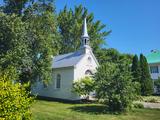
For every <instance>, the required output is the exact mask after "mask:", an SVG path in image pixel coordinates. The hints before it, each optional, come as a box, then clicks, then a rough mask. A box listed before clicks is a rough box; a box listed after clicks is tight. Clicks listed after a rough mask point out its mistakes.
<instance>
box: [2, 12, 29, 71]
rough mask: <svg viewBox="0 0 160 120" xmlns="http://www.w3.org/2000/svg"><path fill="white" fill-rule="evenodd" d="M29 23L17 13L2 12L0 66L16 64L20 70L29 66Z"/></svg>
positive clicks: (3, 67)
mask: <svg viewBox="0 0 160 120" xmlns="http://www.w3.org/2000/svg"><path fill="white" fill-rule="evenodd" d="M26 28H27V25H26V24H25V23H24V22H22V21H21V18H20V17H17V16H16V15H14V14H13V15H6V14H4V13H0V66H1V67H2V69H5V68H7V67H8V66H14V67H15V68H17V70H18V71H19V72H21V70H22V69H23V68H24V67H25V68H27V67H28V66H29V65H30V63H31V59H30V58H29V57H28V54H29V52H30V49H29V46H28V43H27V35H26Z"/></svg>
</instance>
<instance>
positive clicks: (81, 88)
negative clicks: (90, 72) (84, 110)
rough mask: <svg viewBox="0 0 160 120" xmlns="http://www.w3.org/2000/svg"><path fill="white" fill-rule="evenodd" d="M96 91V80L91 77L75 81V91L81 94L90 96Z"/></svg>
mask: <svg viewBox="0 0 160 120" xmlns="http://www.w3.org/2000/svg"><path fill="white" fill-rule="evenodd" d="M93 91H94V81H93V79H92V78H91V77H85V78H82V79H80V80H78V81H76V82H74V83H73V92H76V93H77V94H78V95H79V96H84V97H88V96H89V94H90V93H91V92H93Z"/></svg>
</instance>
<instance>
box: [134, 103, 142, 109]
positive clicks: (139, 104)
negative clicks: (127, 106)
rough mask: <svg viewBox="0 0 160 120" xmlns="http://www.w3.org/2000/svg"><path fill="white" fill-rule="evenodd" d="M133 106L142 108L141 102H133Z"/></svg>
mask: <svg viewBox="0 0 160 120" xmlns="http://www.w3.org/2000/svg"><path fill="white" fill-rule="evenodd" d="M133 106H134V108H144V105H143V104H142V103H134V104H133Z"/></svg>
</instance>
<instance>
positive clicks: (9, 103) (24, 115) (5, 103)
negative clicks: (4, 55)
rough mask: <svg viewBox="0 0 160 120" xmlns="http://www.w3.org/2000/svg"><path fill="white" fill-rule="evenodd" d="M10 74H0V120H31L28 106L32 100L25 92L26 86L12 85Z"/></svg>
mask: <svg viewBox="0 0 160 120" xmlns="http://www.w3.org/2000/svg"><path fill="white" fill-rule="evenodd" d="M9 74H10V73H5V74H2V73H1V74H0V88H1V90H0V103H1V104H0V119H2V120H3V119H4V120H29V119H31V112H30V106H31V103H32V102H33V99H32V98H31V97H29V93H28V92H26V87H27V86H28V85H24V86H22V85H21V84H20V83H14V81H13V80H15V79H14V76H15V75H14V76H13V79H11V76H9Z"/></svg>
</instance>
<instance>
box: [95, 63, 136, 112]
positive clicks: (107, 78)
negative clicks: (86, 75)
mask: <svg viewBox="0 0 160 120" xmlns="http://www.w3.org/2000/svg"><path fill="white" fill-rule="evenodd" d="M94 78H95V86H96V94H97V97H98V98H99V99H102V100H104V104H106V105H108V109H109V110H110V111H125V110H129V109H130V108H131V104H132V102H133V100H134V94H135V89H134V87H133V86H134V85H133V83H132V76H131V72H130V71H129V68H128V65H126V63H121V64H115V63H105V64H102V65H101V66H100V67H99V68H98V69H97V72H96V74H95V76H94Z"/></svg>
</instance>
